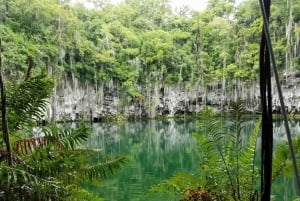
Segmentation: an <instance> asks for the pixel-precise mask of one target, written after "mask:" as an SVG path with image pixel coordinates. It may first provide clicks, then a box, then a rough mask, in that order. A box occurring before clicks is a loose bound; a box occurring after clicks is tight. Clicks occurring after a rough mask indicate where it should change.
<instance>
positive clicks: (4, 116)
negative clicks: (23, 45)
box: [0, 39, 12, 165]
mask: <svg viewBox="0 0 300 201" xmlns="http://www.w3.org/2000/svg"><path fill="white" fill-rule="evenodd" d="M1 48H2V39H0V88H1V109H2V132H3V139H4V142H5V144H6V151H7V155H6V156H7V163H8V165H12V156H11V149H10V142H9V133H8V121H7V113H6V90H5V84H4V78H3V74H2V52H1Z"/></svg>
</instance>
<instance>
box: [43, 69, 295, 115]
mask: <svg viewBox="0 0 300 201" xmlns="http://www.w3.org/2000/svg"><path fill="white" fill-rule="evenodd" d="M273 83H275V82H274V80H273ZM299 86H300V73H298V74H297V73H295V74H292V75H288V76H286V77H285V79H284V80H282V89H283V93H284V101H285V104H286V110H287V111H288V112H294V113H298V112H299V111H300V102H299V97H300V87H299ZM140 90H141V91H146V90H145V89H143V88H142V87H141V89H140ZM143 94H144V98H143V99H140V100H132V101H131V102H130V103H126V104H124V101H123V100H122V97H121V95H120V94H119V92H118V90H117V88H116V87H115V86H114V84H113V82H110V83H108V84H105V85H101V84H90V83H88V82H79V81H78V80H77V79H76V78H73V79H72V78H70V77H66V76H63V77H62V78H61V79H60V80H59V81H58V86H57V89H56V96H55V97H53V100H52V104H53V105H52V108H53V106H54V107H55V108H56V111H55V114H54V115H53V111H52V110H51V107H49V109H48V113H47V114H48V118H50V117H54V118H55V121H61V120H71V121H75V120H79V119H84V120H90V121H101V120H102V119H103V118H105V117H108V116H116V115H124V116H125V117H130V118H143V117H154V116H160V115H169V116H174V115H176V114H190V113H198V112H200V111H201V110H202V109H203V108H204V106H205V105H209V106H212V107H214V108H215V109H216V110H219V111H220V110H225V111H226V110H228V108H229V102H230V101H232V100H236V99H237V98H238V97H239V98H241V99H242V100H243V101H244V102H245V105H246V109H247V111H249V112H260V104H259V102H260V101H259V98H260V95H259V85H258V83H257V82H254V83H253V84H251V85H249V84H248V85H246V84H243V83H239V84H238V85H233V88H232V89H231V90H230V91H229V92H228V91H227V92H226V93H224V92H222V87H221V86H220V85H218V84H211V85H209V87H208V88H207V89H206V90H203V88H202V87H201V86H200V85H196V86H194V87H193V88H190V89H186V88H185V87H183V86H156V89H154V90H152V93H148V94H147V93H146V92H145V93H143ZM273 110H274V112H280V102H279V99H278V95H277V88H276V85H275V84H273Z"/></svg>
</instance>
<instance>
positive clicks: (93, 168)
mask: <svg viewBox="0 0 300 201" xmlns="http://www.w3.org/2000/svg"><path fill="white" fill-rule="evenodd" d="M126 162H127V158H126V157H124V156H119V157H116V158H107V160H106V162H104V163H97V164H94V165H90V166H86V167H83V168H81V169H80V170H79V172H80V173H81V175H82V176H83V177H84V178H87V179H89V180H91V181H92V180H93V179H98V178H102V177H107V176H108V175H111V174H113V173H115V171H116V170H118V169H120V168H121V167H122V166H123V165H124V164H125V163H126ZM79 176H80V175H79Z"/></svg>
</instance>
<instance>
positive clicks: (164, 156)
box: [87, 119, 300, 201]
mask: <svg viewBox="0 0 300 201" xmlns="http://www.w3.org/2000/svg"><path fill="white" fill-rule="evenodd" d="M254 124H255V120H247V121H244V123H243V127H244V129H243V130H244V131H243V135H244V136H243V138H242V140H243V141H247V140H248V136H249V134H250V133H251V132H252V130H253V128H254ZM290 125H291V131H292V134H293V136H296V135H297V134H298V133H300V121H298V120H291V121H290ZM92 128H93V134H92V136H91V138H90V140H89V141H88V143H87V146H88V147H90V148H93V149H101V150H102V152H104V153H105V154H106V155H120V154H121V155H126V156H127V157H128V158H129V161H128V162H127V163H126V164H125V165H124V166H123V168H122V169H121V170H119V171H117V173H116V174H115V175H112V176H110V177H109V178H108V179H104V180H103V181H102V186H101V188H99V187H94V186H87V188H88V190H89V191H91V192H93V193H94V194H99V195H100V196H101V197H103V198H104V199H105V200H107V201H173V200H174V201H175V200H176V201H178V200H179V199H180V198H179V197H178V196H175V195H170V194H163V193H157V192H152V191H151V190H150V189H151V188H152V187H153V186H156V185H158V184H159V183H161V182H163V181H164V180H166V179H168V178H170V177H171V176H173V175H174V174H175V173H178V172H185V173H192V174H196V175H197V174H198V173H199V171H201V168H200V164H201V158H200V157H199V155H198V153H199V149H201V147H199V145H197V143H196V140H195V138H194V137H193V133H194V132H197V120H191V119H165V120H147V121H136V122H124V123H121V124H116V123H94V124H93V125H92ZM285 140H286V137H285V130H284V126H283V122H282V121H281V120H276V121H274V144H275V146H276V144H278V143H280V142H283V141H285ZM259 141H260V140H258V143H259ZM258 190H259V189H258ZM272 191H273V192H272V194H273V195H274V196H275V197H276V201H291V200H293V199H294V198H295V197H296V196H295V195H296V190H295V182H294V180H293V178H285V177H280V178H279V179H277V180H276V182H275V183H274V184H273V187H272Z"/></svg>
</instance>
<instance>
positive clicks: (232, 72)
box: [0, 0, 300, 102]
mask: <svg viewBox="0 0 300 201" xmlns="http://www.w3.org/2000/svg"><path fill="white" fill-rule="evenodd" d="M88 2H90V3H92V4H93V5H94V7H93V8H85V7H84V6H83V5H80V4H71V3H70V1H69V0H60V1H57V0H29V1H28V0H14V1H11V0H0V36H1V38H2V40H3V49H4V51H3V58H4V59H3V66H4V68H5V72H6V74H7V76H8V79H19V78H20V77H22V75H23V74H25V72H26V66H27V64H26V61H28V58H32V59H33V63H34V65H33V66H34V69H33V71H36V70H37V71H38V69H43V70H45V71H47V72H48V73H49V74H51V75H53V76H54V77H56V78H61V77H62V76H64V77H68V78H70V79H74V78H75V77H76V78H78V79H80V80H81V81H82V82H89V83H92V84H94V85H95V88H96V89H97V88H98V87H99V86H103V85H105V84H109V83H114V85H115V86H116V88H117V89H118V91H119V93H120V96H121V97H122V98H123V99H124V100H125V102H126V100H127V101H129V100H132V99H143V98H144V97H145V94H147V93H151V90H153V87H154V86H155V85H156V84H160V85H165V86H168V85H181V86H183V87H185V88H187V89H189V88H191V87H193V86H195V85H199V84H200V85H202V86H203V93H205V90H206V89H207V87H209V85H210V84H215V85H218V86H220V87H221V88H222V93H223V95H225V96H226V91H228V90H230V91H232V90H238V88H239V87H240V85H241V83H243V84H245V85H248V86H249V85H251V84H253V83H256V81H257V75H258V52H259V51H258V50H259V42H260V33H261V27H262V19H261V15H260V10H259V5H258V2H257V1H256V0H245V1H243V2H242V3H240V4H238V5H236V4H235V1H234V0H209V1H208V6H207V9H205V10H203V11H193V10H190V9H189V8H187V7H182V8H179V9H177V10H176V11H174V10H172V7H171V5H170V1H169V0H125V1H123V2H121V3H119V4H111V3H109V1H105V0H93V1H88ZM299 7H300V2H299V0H284V1H281V0H274V1H272V8H271V9H272V11H271V12H272V15H271V19H270V29H271V33H272V41H273V43H274V50H275V55H276V60H277V65H278V67H279V68H280V72H281V73H282V74H284V75H288V74H289V73H291V72H294V71H296V70H298V69H300V60H299V58H300V57H299V54H300V50H299V43H300V42H299V41H300V40H299V36H300V28H299V20H300V13H299ZM143 87H146V89H145V88H143ZM54 93H55V91H54Z"/></svg>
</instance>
